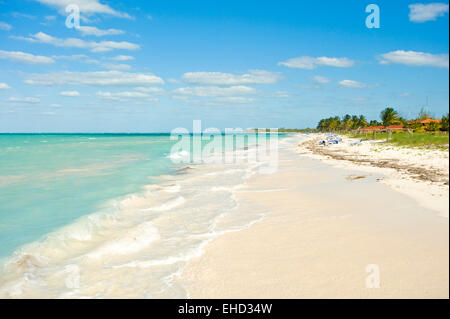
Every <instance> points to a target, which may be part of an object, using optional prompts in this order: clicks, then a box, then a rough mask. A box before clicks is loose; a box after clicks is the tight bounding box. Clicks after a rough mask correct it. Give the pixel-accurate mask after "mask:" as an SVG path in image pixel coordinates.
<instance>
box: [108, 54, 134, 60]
mask: <svg viewBox="0 0 450 319" xmlns="http://www.w3.org/2000/svg"><path fill="white" fill-rule="evenodd" d="M110 60H113V61H131V60H134V57H132V56H131V55H117V56H115V57H112V58H110Z"/></svg>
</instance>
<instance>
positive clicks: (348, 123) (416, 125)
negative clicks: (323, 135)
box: [317, 107, 449, 133]
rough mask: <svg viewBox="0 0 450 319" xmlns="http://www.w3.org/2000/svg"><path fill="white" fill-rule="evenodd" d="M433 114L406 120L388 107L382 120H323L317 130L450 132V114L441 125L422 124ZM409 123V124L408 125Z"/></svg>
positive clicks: (350, 117) (353, 116) (358, 117)
mask: <svg viewBox="0 0 450 319" xmlns="http://www.w3.org/2000/svg"><path fill="white" fill-rule="evenodd" d="M430 118H431V114H430V113H429V112H427V111H425V110H424V109H422V110H420V112H419V114H418V116H417V117H416V118H413V119H409V120H406V119H405V118H403V117H401V116H400V115H399V113H398V112H397V111H396V110H395V109H394V108H392V107H387V108H385V109H384V110H383V111H381V113H380V120H381V122H379V121H377V120H371V121H370V122H368V121H367V119H366V118H365V116H364V115H359V116H356V115H348V114H347V115H345V116H343V117H342V118H340V117H339V116H334V117H329V118H326V119H322V120H320V121H319V124H317V130H318V131H320V132H349V131H352V130H357V129H359V128H363V127H374V126H390V125H403V126H404V128H406V129H412V130H413V131H414V132H418V133H421V132H431V133H432V132H447V133H448V131H449V119H448V113H447V114H446V115H444V116H443V117H442V119H441V123H437V122H430V123H420V122H417V121H418V120H426V119H430ZM408 122H409V123H408Z"/></svg>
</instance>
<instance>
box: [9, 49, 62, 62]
mask: <svg viewBox="0 0 450 319" xmlns="http://www.w3.org/2000/svg"><path fill="white" fill-rule="evenodd" d="M0 59H5V60H11V61H15V62H21V63H28V64H50V63H54V62H55V61H54V60H53V59H52V58H49V57H46V56H41V55H33V54H30V53H25V52H20V51H3V50H0Z"/></svg>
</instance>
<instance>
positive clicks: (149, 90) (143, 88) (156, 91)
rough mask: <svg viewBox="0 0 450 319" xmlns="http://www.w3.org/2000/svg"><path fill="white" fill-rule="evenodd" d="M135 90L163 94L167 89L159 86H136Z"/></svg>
mask: <svg viewBox="0 0 450 319" xmlns="http://www.w3.org/2000/svg"><path fill="white" fill-rule="evenodd" d="M134 90H135V91H138V92H143V93H154V94H163V93H165V92H166V91H165V90H164V89H161V88H158V87H142V86H139V87H136V88H134Z"/></svg>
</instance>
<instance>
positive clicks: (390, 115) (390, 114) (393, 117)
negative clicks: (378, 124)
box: [380, 107, 398, 126]
mask: <svg viewBox="0 0 450 319" xmlns="http://www.w3.org/2000/svg"><path fill="white" fill-rule="evenodd" d="M380 118H381V121H382V122H383V125H384V126H389V125H392V124H395V123H396V122H398V112H397V111H396V110H394V109H393V108H392V107H387V108H385V109H384V110H383V111H382V112H381V114H380Z"/></svg>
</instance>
